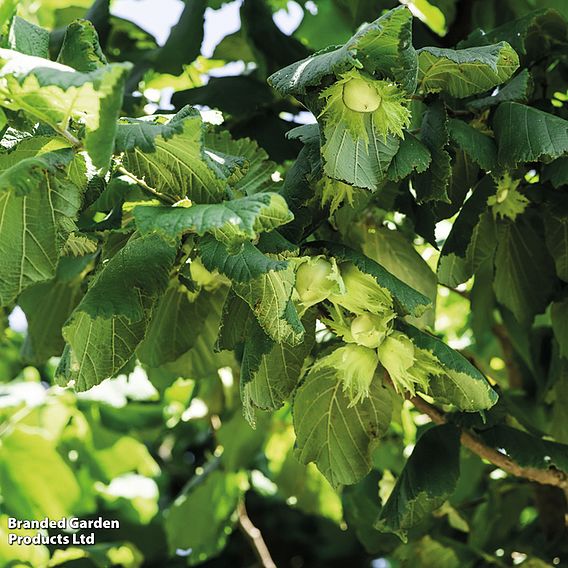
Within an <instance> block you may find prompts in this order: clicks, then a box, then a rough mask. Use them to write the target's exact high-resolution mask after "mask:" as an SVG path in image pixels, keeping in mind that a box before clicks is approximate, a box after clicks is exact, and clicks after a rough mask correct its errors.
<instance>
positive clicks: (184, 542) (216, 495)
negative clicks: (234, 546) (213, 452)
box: [165, 470, 246, 566]
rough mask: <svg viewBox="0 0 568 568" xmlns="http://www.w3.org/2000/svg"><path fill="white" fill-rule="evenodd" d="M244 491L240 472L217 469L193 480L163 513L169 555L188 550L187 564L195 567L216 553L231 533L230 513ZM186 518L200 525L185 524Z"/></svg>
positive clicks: (233, 510) (232, 524)
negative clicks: (196, 521)
mask: <svg viewBox="0 0 568 568" xmlns="http://www.w3.org/2000/svg"><path fill="white" fill-rule="evenodd" d="M245 489H246V475H245V474H244V473H228V472H223V471H219V470H217V471H213V472H211V473H204V474H203V475H201V476H198V477H194V478H193V479H192V481H191V482H190V484H189V485H188V487H187V488H186V489H185V490H184V491H183V492H182V493H181V495H179V496H178V497H177V499H176V500H175V501H174V503H173V505H172V506H171V507H170V508H169V509H168V510H167V512H166V517H165V529H166V535H167V539H168V546H169V549H170V553H171V555H172V556H173V555H175V554H176V552H177V551H180V550H183V551H187V550H189V556H188V557H187V563H188V564H189V565H190V566H195V565H197V564H201V563H203V562H205V561H206V560H207V559H209V558H212V557H213V556H216V555H217V554H219V553H220V552H221V550H223V548H224V547H225V544H226V542H227V539H228V538H229V535H230V534H231V532H232V530H233V526H234V520H233V513H234V512H235V510H236V508H237V505H238V503H239V500H240V499H241V498H242V496H243V493H244V490H245ZM212 503H214V504H215V506H214V507H212V506H211V505H212ZM187 519H199V520H200V522H199V523H189V524H188V523H187V522H186V521H187Z"/></svg>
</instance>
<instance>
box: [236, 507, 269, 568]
mask: <svg viewBox="0 0 568 568" xmlns="http://www.w3.org/2000/svg"><path fill="white" fill-rule="evenodd" d="M237 515H238V525H239V529H240V530H241V532H242V533H243V534H244V535H245V537H246V538H247V540H248V541H249V543H250V545H251V547H252V549H253V550H254V553H255V555H256V557H257V558H258V561H259V562H260V565H261V566H262V567H263V568H276V564H274V560H272V556H270V552H269V550H268V548H267V546H266V543H265V542H264V539H263V538H262V534H261V532H260V530H259V529H258V528H257V527H255V526H254V525H253V524H252V521H251V520H250V518H249V516H248V514H247V510H246V507H245V502H244V500H243V501H241V502H240V503H239V507H238V509H237Z"/></svg>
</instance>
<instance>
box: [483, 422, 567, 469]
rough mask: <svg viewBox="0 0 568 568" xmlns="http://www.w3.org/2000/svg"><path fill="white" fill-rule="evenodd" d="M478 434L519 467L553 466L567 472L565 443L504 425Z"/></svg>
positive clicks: (540, 467) (542, 467)
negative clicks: (544, 438)
mask: <svg viewBox="0 0 568 568" xmlns="http://www.w3.org/2000/svg"><path fill="white" fill-rule="evenodd" d="M480 436H481V438H482V439H483V441H484V442H485V443H486V444H487V445H489V446H491V447H493V448H495V449H497V450H498V451H499V452H501V453H504V454H505V455H507V456H509V457H510V458H511V459H512V460H513V461H515V462H516V463H518V464H519V465H520V466H521V467H534V468H537V469H544V470H547V469H552V468H555V469H559V470H560V471H564V472H567V473H568V445H566V444H558V443H556V442H551V441H549V440H542V439H541V438H537V437H536V436H532V435H530V434H527V433H526V432H523V431H521V430H517V429H516V428H511V427H510V426H505V425H498V426H494V427H493V428H489V429H488V430H482V431H481V432H480Z"/></svg>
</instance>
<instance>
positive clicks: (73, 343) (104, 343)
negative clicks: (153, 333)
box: [56, 235, 176, 391]
mask: <svg viewBox="0 0 568 568" xmlns="http://www.w3.org/2000/svg"><path fill="white" fill-rule="evenodd" d="M175 255H176V249H175V248H173V247H171V246H170V245H168V244H167V243H166V242H165V241H163V240H162V239H161V238H160V237H158V236H157V235H153V236H149V237H141V238H135V239H131V240H130V241H129V242H128V243H127V244H126V245H125V246H124V248H122V249H121V250H120V251H119V252H118V253H116V254H115V255H114V256H113V257H112V258H111V259H110V260H109V261H108V262H107V264H106V265H105V266H104V268H103V269H102V270H101V271H100V272H99V273H98V274H97V276H96V277H95V278H94V279H93V281H92V283H91V285H90V286H89V289H88V291H87V293H86V294H85V296H84V298H83V299H82V300H81V303H80V304H79V305H78V306H77V308H76V309H75V311H74V312H73V314H72V315H71V317H70V319H69V320H68V321H67V323H66V325H65V327H64V328H63V337H64V338H65V341H66V342H67V344H68V346H67V348H66V350H65V352H64V354H63V358H62V360H61V362H60V364H59V368H58V370H57V374H56V379H57V381H58V383H59V384H61V385H67V384H69V382H70V381H74V387H75V389H76V390H78V391H83V390H88V389H90V388H91V387H93V386H95V385H97V384H99V383H100V382H102V381H103V380H105V379H108V378H109V377H112V376H114V375H115V374H116V373H118V372H119V371H120V370H121V369H122V367H124V365H125V364H126V363H127V362H128V361H129V360H130V358H131V357H132V355H133V354H134V351H135V349H136V347H137V346H138V344H139V343H140V342H141V341H142V339H143V338H144V334H145V332H146V327H147V323H148V322H147V320H148V316H149V314H148V312H149V309H150V306H151V304H152V302H153V301H154V299H155V298H156V297H157V296H158V295H159V294H160V293H162V292H163V291H164V290H165V289H166V287H167V284H168V278H169V271H170V269H171V267H172V264H173V262H174V259H175Z"/></svg>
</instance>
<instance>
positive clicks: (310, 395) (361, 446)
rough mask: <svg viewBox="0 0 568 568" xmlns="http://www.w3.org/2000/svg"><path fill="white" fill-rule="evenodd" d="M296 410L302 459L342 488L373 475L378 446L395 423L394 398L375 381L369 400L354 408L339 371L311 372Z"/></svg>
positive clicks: (296, 401) (304, 384) (299, 391)
mask: <svg viewBox="0 0 568 568" xmlns="http://www.w3.org/2000/svg"><path fill="white" fill-rule="evenodd" d="M292 410H293V416H294V430H295V431H296V446H297V457H298V459H299V460H300V461H301V462H302V463H306V464H307V463H309V462H315V464H316V465H317V467H318V469H319V470H320V471H321V472H322V473H323V474H324V475H325V477H326V478H327V480H328V481H329V482H330V483H331V485H333V486H334V487H337V486H339V485H343V484H346V485H349V484H353V483H357V481H359V480H360V479H362V478H363V477H364V476H365V475H366V474H367V473H368V472H369V471H370V469H371V459H370V452H371V447H372V446H373V442H374V441H375V440H376V439H377V438H381V437H382V436H383V435H384V434H385V432H386V431H387V428H388V426H389V423H390V419H391V414H392V406H391V394H390V392H389V391H388V390H387V389H386V388H385V387H383V386H382V385H381V383H380V380H379V379H377V377H375V380H374V381H373V382H372V383H371V386H370V393H369V396H368V397H367V398H365V399H364V400H363V401H361V402H359V403H358V404H356V405H351V399H350V398H349V397H348V396H347V395H346V394H345V393H344V392H343V381H342V380H341V378H340V377H338V376H337V371H336V370H334V369H332V368H329V367H324V368H320V369H318V370H317V371H312V372H310V373H308V376H307V377H306V379H305V381H304V382H303V383H302V384H301V385H300V387H299V388H298V390H297V391H296V394H295V396H294V402H293V408H292Z"/></svg>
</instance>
